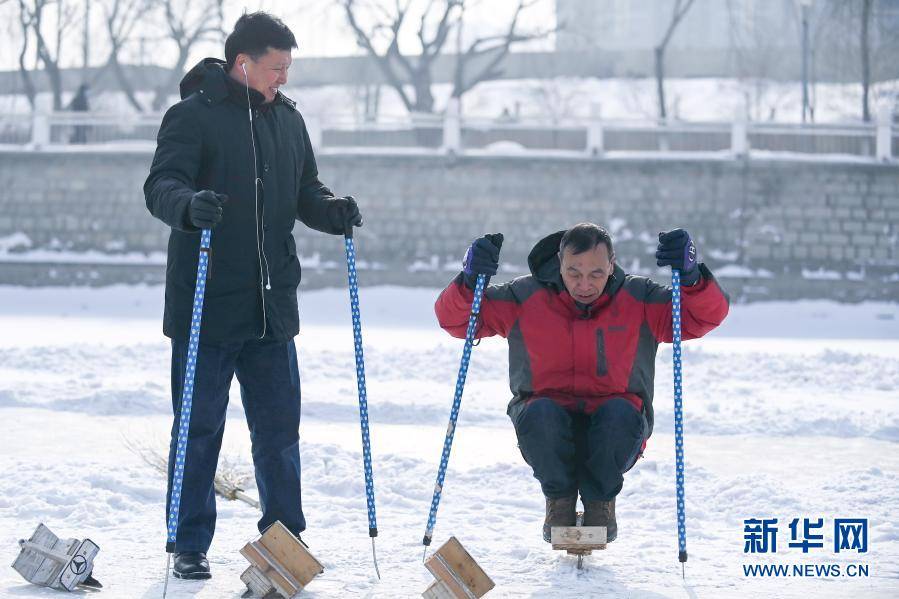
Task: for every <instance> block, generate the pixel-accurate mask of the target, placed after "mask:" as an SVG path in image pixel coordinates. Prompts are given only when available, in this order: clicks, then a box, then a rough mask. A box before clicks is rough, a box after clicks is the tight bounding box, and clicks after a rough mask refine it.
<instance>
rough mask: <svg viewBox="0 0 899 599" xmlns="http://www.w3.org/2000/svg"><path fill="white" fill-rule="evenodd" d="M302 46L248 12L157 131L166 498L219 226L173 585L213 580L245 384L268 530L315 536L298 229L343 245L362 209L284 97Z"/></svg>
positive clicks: (150, 187)
mask: <svg viewBox="0 0 899 599" xmlns="http://www.w3.org/2000/svg"><path fill="white" fill-rule="evenodd" d="M296 47H297V42H296V39H295V38H294V35H293V33H291V31H290V29H288V28H287V26H286V25H285V24H284V23H283V22H281V21H280V20H279V19H277V18H275V17H273V16H271V15H269V14H266V13H264V12H257V13H252V14H245V15H243V16H242V17H240V19H238V20H237V23H236V24H235V26H234V31H233V32H232V33H231V34H230V35H229V36H228V38H227V40H226V41H225V61H221V60H217V59H214V58H207V59H205V60H203V61H201V62H200V63H199V64H197V65H196V66H195V67H194V68H193V69H191V70H190V71H189V72H188V73H187V75H186V76H185V77H184V79H182V81H181V98H182V99H181V101H180V102H178V103H177V104H175V105H174V106H172V107H171V108H170V109H169V110H168V112H167V113H166V115H165V117H164V118H163V121H162V125H161V127H160V129H159V136H158V145H157V148H156V155H155V156H154V158H153V165H152V166H151V168H150V175H149V177H147V181H146V183H145V184H144V194H145V197H146V201H147V208H148V209H149V211H150V212H151V213H152V214H153V216H155V217H156V218H158V219H160V220H162V221H163V222H164V223H166V224H167V225H169V226H170V227H171V228H172V231H171V235H170V236H169V245H168V264H167V270H166V289H165V316H164V321H163V332H164V333H165V335H166V336H168V337H170V338H171V340H172V366H171V377H172V404H173V407H174V413H175V414H174V416H175V418H174V423H173V425H172V438H171V447H170V451H169V495H170V494H171V479H172V464H173V462H174V459H173V456H174V451H175V446H176V441H177V428H178V419H179V417H180V407H181V386H182V384H183V378H184V369H185V363H186V361H187V346H188V338H189V333H190V321H191V310H192V306H193V294H194V286H195V283H196V274H197V263H198V255H199V247H200V231H201V230H202V229H208V228H213V227H214V234H213V236H212V246H211V251H210V257H209V271H208V272H209V275H208V281H207V284H206V297H205V305H204V308H203V320H202V326H201V334H200V346H199V353H198V356H197V367H196V368H197V369H196V379H195V383H194V392H193V397H194V399H193V410H192V414H191V421H190V431H189V434H188V442H187V456H186V468H185V473H184V487H183V491H182V497H181V508H180V514H179V522H178V536H177V542H176V543H175V569H174V573H175V576H177V577H180V578H190V579H197V578H209V577H210V572H209V563H208V561H207V560H206V551H207V550H208V548H209V545H210V543H211V542H212V536H213V533H214V530H215V518H216V511H215V491H214V488H213V479H214V476H215V470H216V464H217V461H218V454H219V450H220V449H221V444H222V434H223V433H224V429H225V412H226V409H227V405H228V390H229V388H230V386H231V379H232V378H233V376H234V375H235V374H236V375H237V380H238V382H239V383H240V393H241V399H242V401H243V406H244V411H245V412H246V416H247V422H248V424H249V428H250V438H251V441H252V447H253V464H254V466H255V471H256V484H257V487H258V489H259V499H260V502H261V504H262V518H261V519H260V520H259V523H258V526H259V530H260V531H262V530H264V529H265V528H267V527H268V526H269V525H270V524H272V523H273V522H275V521H276V520H280V521H281V522H283V523H284V525H286V526H287V528H289V529H290V530H291V531H292V532H293V533H294V534H296V535H299V533H300V532H302V531H303V530H305V528H306V519H305V517H304V515H303V508H302V503H301V500H300V452H299V424H300V377H299V371H298V367H297V354H296V348H295V346H294V341H293V338H294V336H296V335H297V333H298V332H299V315H298V310H297V286H298V285H299V283H300V263H299V261H298V259H297V249H296V243H295V241H294V238H293V235H292V231H293V227H294V222H295V220H296V219H299V220H300V221H302V222H303V224H305V225H306V226H307V227H310V228H312V229H315V230H317V231H322V232H324V233H329V234H332V235H342V234H344V232H345V231H347V230H349V229H350V228H351V227H353V226H361V225H362V218H361V216H360V214H359V209H358V208H357V206H356V202H355V200H353V198H352V197H350V196H347V197H346V198H335V197H334V194H332V193H331V191H330V190H329V189H328V188H327V187H325V186H324V184H322V182H321V181H319V179H318V169H317V168H316V164H315V156H314V155H313V152H312V145H311V144H310V141H309V134H308V133H307V131H306V125H305V123H304V121H303V117H302V116H301V115H300V113H299V112H298V111H297V109H296V104H295V103H294V102H293V101H292V100H290V99H289V98H287V97H286V96H285V95H284V94H282V93H281V92H280V91H279V87H280V86H282V85H284V84H285V83H287V72H288V69H289V68H290V63H291V50H292V49H293V48H296Z"/></svg>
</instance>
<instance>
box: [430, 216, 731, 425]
mask: <svg viewBox="0 0 899 599" xmlns="http://www.w3.org/2000/svg"><path fill="white" fill-rule="evenodd" d="M562 233H564V232H563V231H560V232H558V233H555V234H553V235H550V236H549V237H546V238H545V239H543V240H542V241H540V242H539V243H538V244H537V245H536V246H535V247H534V249H533V250H532V251H531V254H530V256H529V257H528V264H529V266H530V267H531V274H530V275H528V276H524V277H520V278H518V279H515V280H513V281H511V282H509V283H505V284H503V285H490V286H489V287H488V288H487V290H486V291H485V293H484V299H483V301H482V303H481V315H480V323H479V329H478V332H477V337H478V338H480V337H491V336H493V335H500V336H502V337H505V338H506V339H508V340H509V383H510V386H511V388H512V393H513V394H514V397H513V399H512V403H511V404H510V408H511V407H512V406H513V405H514V404H515V403H517V402H519V401H526V400H528V399H529V398H531V397H549V398H550V399H552V400H554V401H556V402H558V403H559V404H560V405H562V406H563V407H565V408H566V409H569V410H576V411H583V412H586V413H588V414H590V413H593V412H594V411H595V410H596V409H597V408H598V407H599V406H600V405H602V403H603V402H605V401H606V400H608V399H611V398H613V397H624V398H626V399H627V400H629V401H630V402H631V403H633V404H634V406H635V407H636V408H637V409H642V410H643V412H644V414H645V416H646V420H647V423H648V425H649V429H648V431H647V437H648V436H649V434H650V433H651V432H652V425H653V410H652V396H653V385H654V378H655V357H656V350H657V348H658V345H659V343H661V342H668V343H670V342H671V341H672V329H671V288H670V287H667V286H663V285H659V284H657V283H655V282H653V281H651V280H650V279H647V278H646V277H638V276H633V275H627V274H625V273H624V271H623V270H622V269H621V268H620V267H619V266H617V265H616V266H615V269H614V272H613V274H612V275H611V277H610V278H609V281H608V283H607V284H606V288H605V290H604V291H603V294H602V295H601V296H600V297H599V299H597V300H596V301H594V302H593V303H592V304H591V305H590V306H588V307H587V308H586V309H581V308H580V307H578V305H577V304H576V303H575V301H574V299H572V297H571V296H570V295H569V294H568V291H566V289H565V286H564V284H563V283H562V277H561V274H560V272H559V258H558V255H557V252H558V248H559V242H560V241H561V236H562ZM699 269H700V272H701V273H702V277H701V279H700V280H699V282H698V283H696V285H694V286H692V287H684V288H682V293H681V309H682V315H681V323H682V325H681V327H682V338H683V339H685V340H686V339H695V338H697V337H702V336H703V335H705V334H706V333H708V332H709V331H711V330H712V329H714V328H715V327H717V326H718V325H719V324H721V322H722V321H723V320H724V317H725V316H727V311H728V303H729V299H728V296H727V295H726V294H725V293H724V292H723V291H722V289H721V287H720V286H719V285H718V283H717V281H716V280H715V278H714V276H713V275H712V273H711V272H710V271H709V269H708V268H707V267H706V266H705V265H704V264H700V265H699ZM473 297H474V294H473V292H472V291H471V289H469V288H468V287H466V286H465V284H464V283H463V282H462V277H461V276H458V277H456V279H455V280H454V281H453V282H452V283H450V284H449V286H448V287H447V288H446V289H444V290H443V292H442V293H441V294H440V297H439V298H438V299H437V303H436V305H435V307H434V308H435V311H436V313H437V319H438V320H439V321H440V326H441V327H443V328H444V329H446V330H447V331H448V332H449V333H450V334H451V335H453V336H454V337H459V338H465V331H466V329H467V326H468V317H469V314H470V312H471V302H472V299H473Z"/></svg>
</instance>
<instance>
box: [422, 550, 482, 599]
mask: <svg viewBox="0 0 899 599" xmlns="http://www.w3.org/2000/svg"><path fill="white" fill-rule="evenodd" d="M425 567H426V568H427V569H428V570H430V572H431V574H433V575H434V578H436V579H437V580H435V581H434V582H433V583H431V586H429V587H428V588H427V589H425V592H424V593H422V594H421V596H422V597H424V598H425V599H478V598H479V597H483V596H484V595H485V594H486V593H487V592H488V591H490V589H492V588H493V587H494V586H495V585H494V584H493V581H492V580H490V577H489V576H487V573H486V572H484V570H482V569H481V567H480V566H479V565H478V563H477V562H476V561H474V558H472V557H471V555H470V554H469V553H468V551H466V550H465V548H464V547H462V543H460V542H459V540H458V539H457V538H456V537H450V538H449V540H448V541H447V542H446V543H444V544H443V545H441V546H440V549H438V550H437V551H435V552H434V553H433V554H432V555H431V557H429V558H428V560H427V561H426V562H425Z"/></svg>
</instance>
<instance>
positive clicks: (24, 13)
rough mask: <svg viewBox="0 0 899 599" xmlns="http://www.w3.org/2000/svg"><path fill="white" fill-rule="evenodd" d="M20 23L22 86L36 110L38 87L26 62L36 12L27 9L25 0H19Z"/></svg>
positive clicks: (30, 103) (20, 71) (32, 107)
mask: <svg viewBox="0 0 899 599" xmlns="http://www.w3.org/2000/svg"><path fill="white" fill-rule="evenodd" d="M19 23H20V24H21V26H22V46H21V47H20V48H19V73H20V74H21V76H22V87H23V88H24V90H25V97H26V98H28V104H29V105H30V106H31V109H32V110H34V101H35V98H36V97H37V89H36V88H35V86H34V81H32V79H31V71H30V70H29V69H28V65H27V64H26V63H25V61H26V59H27V57H28V46H29V41H30V40H31V28H32V26H33V24H34V14H33V13H32V12H31V11H29V10H27V8H26V4H25V2H24V0H19Z"/></svg>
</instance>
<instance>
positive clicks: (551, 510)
mask: <svg viewBox="0 0 899 599" xmlns="http://www.w3.org/2000/svg"><path fill="white" fill-rule="evenodd" d="M576 520H577V495H575V496H573V497H562V498H561V499H550V498H549V497H547V498H546V519H544V520H543V540H544V541H546V542H547V543H551V542H552V527H553V526H574V525H575V521H576Z"/></svg>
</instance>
